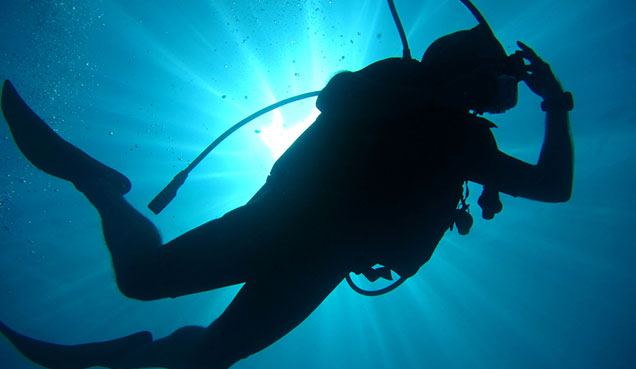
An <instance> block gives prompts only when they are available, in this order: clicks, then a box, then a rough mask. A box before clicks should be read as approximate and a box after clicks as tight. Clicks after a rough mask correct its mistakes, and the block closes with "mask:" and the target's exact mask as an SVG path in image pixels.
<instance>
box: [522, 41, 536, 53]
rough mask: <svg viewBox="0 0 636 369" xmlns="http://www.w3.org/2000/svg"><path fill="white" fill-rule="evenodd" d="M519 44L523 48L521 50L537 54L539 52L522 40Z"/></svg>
mask: <svg viewBox="0 0 636 369" xmlns="http://www.w3.org/2000/svg"><path fill="white" fill-rule="evenodd" d="M517 45H518V46H519V47H520V48H521V50H523V51H526V52H529V53H532V54H534V55H537V53H535V52H534V50H532V48H531V47H530V46H528V45H526V44H524V43H523V42H521V41H517Z"/></svg>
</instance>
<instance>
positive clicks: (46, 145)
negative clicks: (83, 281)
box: [1, 81, 245, 300]
mask: <svg viewBox="0 0 636 369" xmlns="http://www.w3.org/2000/svg"><path fill="white" fill-rule="evenodd" d="M1 102H2V112H3V114H4V116H5V120H6V121H7V123H8V125H9V128H10V130H11V133H12V135H13V138H14V140H15V142H16V144H17V145H18V147H19V148H20V150H21V151H22V153H23V154H24V155H25V157H26V158H27V159H28V160H29V161H30V162H31V163H32V164H34V165H35V166H36V167H38V168H39V169H41V170H43V171H45V172H46V173H49V174H51V175H54V176H57V177H59V178H62V179H66V180H68V181H70V182H72V183H73V184H74V185H75V187H76V188H77V189H78V190H79V191H81V192H82V193H84V195H86V197H87V198H88V200H89V201H90V202H91V203H92V204H93V205H94V206H95V208H96V209H97V210H98V212H99V213H100V216H101V218H102V225H103V230H104V237H105V239H106V244H107V246H108V248H109V250H110V252H111V255H112V261H113V266H114V268H115V272H116V276H117V281H118V285H119V287H120V290H122V292H123V293H124V294H126V295H127V296H129V297H132V298H137V299H142V300H150V299H158V298H163V297H168V296H178V295H183V294H187V293H191V292H198V291H201V290H203V289H202V288H203V287H199V286H194V287H191V286H190V287H189V286H188V283H196V282H198V280H199V277H206V278H207V279H206V280H207V281H208V283H207V284H205V285H204V287H207V286H213V287H214V286H216V287H220V286H223V285H227V284H228V283H230V282H228V283H224V282H223V281H221V282H220V283H217V282H215V281H213V279H214V277H215V275H216V276H221V277H222V278H223V280H227V281H232V283H239V282H241V281H244V280H245V277H243V276H239V275H238V273H240V271H239V269H240V268H238V267H237V266H235V265H234V264H232V263H231V262H230V260H229V258H226V259H225V260H223V257H226V256H233V260H235V262H237V263H238V262H240V261H241V260H240V258H238V257H236V256H237V255H241V254H242V253H243V251H244V250H242V249H240V248H238V247H231V248H230V247H212V246H211V242H212V241H213V238H214V237H213V236H214V235H212V234H210V233H211V232H212V233H213V232H217V231H219V232H220V231H221V230H222V227H219V226H215V225H206V226H204V227H200V229H198V230H195V231H193V232H191V233H190V234H189V235H187V236H185V237H182V238H180V239H177V240H175V241H173V242H171V243H170V244H169V245H168V246H169V247H167V248H164V247H161V238H160V236H159V233H158V231H157V229H156V228H155V227H154V225H153V224H152V223H151V222H150V221H149V220H148V219H147V218H145V217H144V216H143V215H141V214H140V213H139V212H138V211H137V210H135V209H134V208H133V207H132V206H130V205H129V204H128V203H127V202H126V200H125V199H124V198H123V196H122V195H123V194H125V193H126V192H128V190H129V189H130V182H129V181H128V179H127V178H126V177H125V176H123V175H122V174H120V173H118V172H117V171H115V170H113V169H111V168H109V167H107V166H106V165H104V164H102V163H100V162H98V161H97V160H95V159H93V158H92V157H90V156H89V155H87V154H86V153H84V152H82V151H81V150H80V149H79V148H77V147H75V146H73V145H71V144H70V143H68V142H66V141H65V140H63V139H62V138H61V137H60V136H58V135H57V134H56V133H55V132H53V130H52V129H51V128H50V127H48V126H47V124H46V123H45V122H44V121H43V120H42V119H40V118H39V117H38V116H37V115H36V114H35V113H34V112H33V111H32V110H31V109H30V108H29V107H28V106H27V105H26V103H25V102H24V101H23V100H22V98H21V97H20V96H19V95H18V93H17V91H16V90H15V88H14V87H13V85H12V84H11V83H10V82H9V81H5V83H4V85H3V88H2V101H1ZM234 218H236V217H234ZM241 232H242V233H245V232H244V230H241ZM216 240H218V241H219V242H221V241H227V242H230V241H231V237H230V235H229V234H228V232H227V231H226V232H224V233H223V236H222V237H219V236H217V237H216ZM227 242H226V243H225V244H227ZM212 245H214V244H212ZM215 246H216V245H215ZM202 250H206V255H207V257H208V260H202V253H201V252H202ZM215 250H226V251H223V252H224V253H223V254H220V255H215ZM227 250H231V251H230V253H231V254H228V251H227ZM170 259H173V260H174V261H171V260H170ZM190 261H198V262H204V265H201V264H199V267H198V268H197V269H194V268H193V269H191V268H189V266H188V262H190ZM205 269H215V270H216V273H215V274H214V275H206V276H201V275H200V271H202V270H205ZM165 271H168V274H171V275H173V276H175V277H174V278H169V277H170V275H166V273H164V272H165ZM193 271H196V272H197V273H199V274H196V273H193ZM165 279H168V280H171V281H172V283H171V286H172V287H173V290H166V289H165V288H164V286H163V282H162V281H163V280H165ZM212 282H214V283H212Z"/></svg>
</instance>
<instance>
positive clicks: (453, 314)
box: [0, 0, 636, 369]
mask: <svg viewBox="0 0 636 369" xmlns="http://www.w3.org/2000/svg"><path fill="white" fill-rule="evenodd" d="M396 3H397V4H396V5H397V7H398V10H399V11H400V14H401V16H402V22H403V24H404V25H405V28H406V32H407V34H408V36H409V41H410V44H411V49H412V51H413V55H414V56H416V57H419V56H421V55H422V54H423V52H424V50H425V49H426V47H427V45H428V44H430V42H432V41H433V40H434V39H436V38H437V37H439V36H442V35H444V34H447V33H450V32H453V31H456V30H459V29H467V28H470V27H472V26H474V25H475V21H474V19H473V18H472V17H471V15H470V13H468V11H466V10H465V9H464V8H463V7H462V6H461V4H459V2H458V1H450V0H444V1H405V0H397V1H396ZM475 3H476V5H477V6H478V7H479V8H480V10H481V11H482V13H483V14H484V15H485V16H486V18H487V19H488V21H489V23H490V25H491V26H492V28H493V29H494V31H495V33H496V34H497V36H498V38H499V39H500V41H501V42H502V44H503V45H504V46H505V47H506V50H507V51H508V52H509V53H512V52H513V51H514V45H515V41H516V40H522V41H524V42H525V43H527V44H528V45H530V46H532V47H534V48H535V50H536V51H537V52H538V53H539V54H540V55H541V56H542V57H543V58H544V59H545V60H546V61H548V62H549V63H550V64H551V66H552V68H553V70H554V72H555V73H556V75H557V76H558V77H559V79H560V80H561V82H562V84H563V86H564V87H565V88H566V89H567V90H570V91H572V92H573V94H574V96H575V99H576V109H575V110H574V111H573V112H572V113H571V122H572V133H573V138H574V143H575V148H576V169H575V183H574V191H573V196H572V199H571V200H570V201H569V202H567V203H565V204H544V203H538V202H533V201H529V200H524V199H519V198H516V199H515V198H512V197H509V196H503V197H502V201H503V203H504V211H503V212H502V213H501V214H499V215H498V216H497V217H496V218H495V220H492V221H484V220H481V219H477V217H476V221H475V226H474V227H473V230H472V232H471V233H470V234H469V235H468V236H465V237H463V236H459V235H458V234H457V233H454V232H452V233H448V234H447V235H446V236H445V238H444V239H443V240H442V242H441V243H440V245H439V247H438V249H437V251H436V252H435V254H434V255H433V258H432V260H431V261H430V262H429V263H428V264H426V265H425V266H424V267H422V269H420V272H419V273H418V274H417V275H416V276H415V277H413V278H412V279H411V280H409V281H408V282H407V283H405V284H404V285H403V286H402V287H400V288H399V289H398V290H396V291H395V292H392V293H390V294H388V295H386V296H382V297H377V298H366V297H362V296H358V295H356V294H354V292H353V291H351V290H350V289H349V288H348V287H347V286H346V284H344V283H343V284H342V285H340V286H339V287H338V288H337V289H336V290H335V291H334V292H333V293H332V295H331V296H330V297H329V298H328V299H327V300H326V301H325V302H324V303H323V304H322V305H321V306H320V307H319V308H318V309H317V310H316V311H315V312H314V314H313V315H311V316H310V317H309V318H308V319H307V320H306V321H305V322H304V323H303V324H301V325H300V326H299V327H298V328H297V329H296V330H294V331H293V332H292V333H290V334H289V335H287V336H286V337H284V338H283V339H281V340H280V341H279V342H277V343H275V344H274V345H272V346H271V347H270V348H268V349H266V350H264V351H262V352H260V353H258V354H256V355H254V356H252V357H250V358H249V359H247V360H245V361H243V362H240V363H239V364H237V365H236V366H235V367H236V368H237V369H240V368H316V369H317V368H330V369H340V368H343V369H344V368H365V369H372V368H377V369H379V368H383V369H384V368H400V369H407V368H473V369H479V368H484V369H486V368H488V369H491V368H557V367H558V368H590V369H591V368H634V367H636V353H635V352H634V351H633V348H634V347H635V346H636V333H635V332H636V318H634V311H635V308H636V273H635V272H634V270H636V268H634V264H635V260H636V237H635V236H634V224H636V222H635V220H636V217H635V216H634V215H633V214H634V209H635V207H636V195H635V194H634V189H635V188H636V105H635V104H634V102H635V101H636V92H635V89H634V86H635V85H636V64H635V57H636V55H635V54H636V41H635V39H634V35H636V16H635V14H636V5H635V3H633V2H629V1H624V0H610V1H607V0H605V1H601V0H588V1H572V0H561V1H547V0H539V1H527V2H517V1H510V2H509V1H494V0H475ZM185 4H187V5H185ZM0 35H1V36H0V79H7V78H8V79H11V80H12V81H13V83H14V84H15V85H16V87H17V88H18V90H19V91H20V92H21V93H22V94H23V96H24V97H25V99H26V100H27V102H28V103H29V104H30V105H31V106H32V107H33V108H34V110H35V111H36V112H38V114H39V115H41V116H42V117H43V118H44V119H45V120H46V121H47V122H48V123H49V124H50V125H51V126H52V127H54V128H55V129H56V130H57V131H58V133H59V134H60V135H62V136H63V137H65V138H66V139H68V140H69V141H71V142H73V143H75V144H76V145H77V146H79V147H81V148H82V149H84V150H86V151H87V152H89V153H90V154H91V155H93V156H94V157H96V158H98V159H100V160H101V161H103V162H105V163H106V164H108V165H110V166H112V167H114V168H116V169H118V170H120V171H121V172H123V173H125V174H126V175H127V176H128V177H129V178H130V179H131V180H132V183H133V189H132V191H131V192H130V193H129V194H128V195H127V197H126V198H127V199H128V200H129V201H130V202H131V203H132V204H133V205H135V206H136V207H137V208H138V209H140V210H141V211H142V212H143V213H144V214H145V215H147V216H148V217H150V218H151V219H152V220H153V221H154V222H155V223H156V224H157V226H158V227H159V228H160V230H161V232H162V235H163V237H164V239H165V240H170V239H172V238H174V237H176V236H178V235H179V234H181V233H183V232H185V231H187V230H189V229H191V228H193V227H195V226H197V225H199V224H201V223H203V222H205V221H207V220H209V219H211V218H215V217H218V216H220V215H222V214H224V213H225V212H226V211H228V210H230V209H232V208H234V207H236V206H239V205H241V204H243V203H244V202H245V201H246V200H247V199H249V198H250V196H251V195H252V194H253V193H254V191H255V190H256V189H258V188H259V187H260V185H261V184H262V182H263V181H264V179H265V177H266V175H267V173H268V171H269V169H270V167H271V165H272V164H273V162H274V161H275V159H276V157H277V155H280V153H281V152H282V151H283V150H284V149H285V147H286V146H285V145H288V144H289V143H290V142H291V141H292V140H293V138H294V137H295V135H297V134H299V132H301V131H302V129H304V128H305V127H306V124H308V123H309V122H311V120H312V118H313V117H315V113H316V112H315V110H314V108H313V103H314V101H307V102H304V103H298V104H296V105H294V106H291V107H286V108H284V109H281V110H279V111H277V112H275V113H270V114H268V115H266V116H264V117H262V118H260V119H259V120H257V121H255V122H253V123H251V125H250V126H248V127H245V128H243V129H242V130H241V131H239V133H237V134H236V135H234V136H232V138H231V139H229V140H228V141H227V142H225V143H223V144H222V145H221V146H220V147H219V148H218V149H217V150H215V151H214V152H213V153H212V154H211V155H210V157H208V158H207V159H206V160H205V161H204V162H203V163H202V164H201V165H200V166H199V167H198V168H197V169H196V170H195V171H194V172H193V173H192V174H191V176H190V178H189V180H188V182H187V183H186V184H185V186H184V187H182V189H181V190H180V192H179V195H178V196H177V198H176V199H175V200H174V201H173V203H171V204H170V205H169V206H168V208H167V209H166V210H165V211H164V212H163V213H161V214H160V215H159V216H155V215H153V214H152V213H150V211H149V210H147V208H146V204H147V203H148V201H150V200H151V199H152V198H153V197H154V195H155V194H156V193H157V192H158V191H159V190H161V189H162V188H163V186H165V185H166V184H167V182H168V181H169V180H170V179H171V178H172V176H174V175H175V174H176V173H177V172H178V171H179V170H181V169H183V168H184V167H185V166H186V165H187V164H188V162H189V161H191V160H193V159H194V157H196V155H197V154H198V153H199V152H200V151H201V150H202V149H203V148H205V146H207V144H208V143H209V142H211V141H212V140H213V139H214V138H215V137H216V136H217V135H219V134H220V133H222V132H223V131H224V130H225V129H226V128H228V127H230V126H231V125H232V124H234V123H235V122H237V121H238V120H240V119H242V118H243V117H244V116H246V115H248V114H251V113H252V112H254V111H256V110H258V109H261V108H262V107H264V106H267V105H269V104H271V103H272V102H274V101H277V100H280V99H283V98H286V97H289V96H293V95H295V94H298V93H303V92H307V91H312V90H319V89H321V88H322V87H323V86H324V85H325V83H326V82H327V81H328V80H329V78H330V77H331V76H333V75H334V74H335V73H336V72H338V71H341V70H358V69H361V68H363V67H364V66H366V65H368V64H370V63H372V62H374V61H376V60H379V59H383V58H387V57H392V56H399V55H401V44H400V41H399V38H398V35H397V31H396V30H395V27H394V25H393V23H392V19H391V17H390V13H389V11H388V7H387V5H386V2H385V1H381V0H376V1H366V0H365V1H363V0H359V1H344V0H332V1H328V0H320V1H264V0H263V1H227V0H219V1H210V0H208V1H201V0H192V1H187V2H177V1H167V0H155V1H145V2H142V1H124V0H118V1H105V0H96V1H90V2H86V1H79V0H67V1H63V2H62V1H27V0H11V1H9V0H2V3H1V7H0ZM539 103H540V99H539V98H538V97H536V96H534V95H533V94H532V93H531V92H529V91H528V89H527V88H525V86H522V88H521V90H520V103H519V105H518V107H517V108H516V109H514V110H513V111H511V112H509V113H507V114H504V115H500V116H488V118H489V119H491V120H493V121H494V122H495V123H497V125H498V126H499V128H498V129H496V130H495V135H496V138H497V140H498V143H499V147H500V148H501V149H502V150H503V151H505V152H507V153H509V154H511V155H514V156H516V157H519V158H521V159H523V160H526V161H529V162H535V161H536V159H537V156H538V153H539V149H540V145H541V140H542V135H543V118H544V116H543V113H542V112H541V111H540V109H539ZM303 122H305V124H303ZM0 141H1V142H2V143H1V145H0V168H1V171H0V320H1V321H3V322H5V323H7V324H8V325H10V326H12V327H13V328H14V329H16V330H18V331H20V332H22V333H24V334H27V335H30V336H33V337H37V338H40V339H44V340H49V341H54V342H57V343H64V344H71V343H83V342H88V341H97V340H105V339H110V338H115V337H119V336H123V335H127V334H129V333H132V332H137V331H141V330H150V331H151V332H152V333H153V334H154V335H155V336H157V337H159V336H164V335H167V334H169V333H171V332H172V331H174V330H175V329H177V328H178V327H181V326H184V325H188V324H200V325H207V324H209V322H211V321H212V320H214V319H215V318H216V317H217V316H218V315H219V314H220V313H221V312H222V311H223V309H224V308H225V307H226V306H227V304H228V303H229V301H230V300H231V298H232V297H233V295H234V293H235V292H236V291H237V289H238V287H231V288H225V289H221V290H216V291H212V292H207V293H202V294H198V295H194V296H188V297H183V298H179V299H175V300H161V301H157V302H138V301H133V300H130V299H127V298H125V297H123V296H122V295H121V294H120V293H119V291H118V290H117V288H116V285H115V282H114V274H113V271H112V268H111V265H110V260H109V255H108V252H107V250H106V247H105V245H104V243H103V241H102V239H101V229H100V223H99V219H98V217H97V214H96V212H95V211H94V209H93V208H92V207H91V206H90V205H89V204H88V202H87V201H85V199H84V198H83V197H82V195H81V194H79V193H77V192H76V191H75V190H74V188H73V186H72V185H70V184H68V183H67V182H64V181H61V180H58V179H57V178H53V177H50V176H47V175H45V174H43V173H42V172H39V171H38V170H37V169H34V168H33V167H32V166H30V164H29V163H28V162H26V160H25V159H24V158H23V157H22V156H21V154H20V153H19V151H18V150H17V149H16V147H15V146H14V145H13V142H12V140H11V138H10V137H9V133H8V130H7V127H6V125H5V124H4V123H3V124H0ZM471 188H472V189H473V195H472V197H471V200H472V201H473V203H475V202H476V198H477V194H478V193H479V188H478V187H476V186H475V187H471ZM272 288H275V286H272ZM0 367H2V368H12V369H30V368H36V367H37V366H36V365H35V364H32V363H30V362H29V361H27V360H26V359H24V358H23V357H22V356H21V355H20V354H19V353H18V352H17V351H15V350H14V348H13V347H12V346H11V345H10V344H9V343H8V342H7V341H6V340H4V339H0Z"/></svg>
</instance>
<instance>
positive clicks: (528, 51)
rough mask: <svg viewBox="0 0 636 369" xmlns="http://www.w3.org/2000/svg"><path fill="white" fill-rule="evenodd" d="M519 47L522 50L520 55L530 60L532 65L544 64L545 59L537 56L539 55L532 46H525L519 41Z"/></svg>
mask: <svg viewBox="0 0 636 369" xmlns="http://www.w3.org/2000/svg"><path fill="white" fill-rule="evenodd" d="M517 45H519V47H520V48H521V51H519V54H520V55H521V56H522V57H523V58H525V59H528V60H529V61H530V62H531V63H538V62H543V59H541V57H540V56H539V55H537V53H536V52H535V51H534V50H533V49H532V48H531V47H530V46H528V45H526V44H524V43H523V42H521V41H517Z"/></svg>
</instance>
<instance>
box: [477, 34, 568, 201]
mask: <svg viewBox="0 0 636 369" xmlns="http://www.w3.org/2000/svg"><path fill="white" fill-rule="evenodd" d="M519 46H520V47H521V49H522V51H520V52H519V53H520V54H521V55H522V56H523V57H524V58H526V59H528V60H529V61H530V65H528V66H527V69H528V72H531V73H527V72H526V73H525V76H524V80H525V82H526V84H527V85H528V87H530V89H531V90H532V91H533V92H535V93H536V94H537V95H539V96H541V97H543V98H544V100H545V102H546V104H545V105H546V110H547V112H546V122H545V125H546V129H545V137H544V140H543V146H542V148H541V153H540V155H539V160H538V163H537V164H536V165H530V164H528V163H525V162H522V161H520V160H518V159H515V158H513V157H511V156H508V155H506V154H504V153H502V152H500V151H498V150H494V151H495V152H496V153H495V154H494V156H490V157H489V158H488V159H487V160H485V161H484V165H481V166H478V168H475V169H476V170H475V174H474V176H473V177H474V178H471V180H475V181H476V182H479V183H483V184H486V185H489V186H492V187H493V188H496V189H497V190H499V191H501V192H505V193H508V194H511V195H514V196H522V197H525V198H529V199H533V200H539V201H545V202H563V201H567V200H568V199H569V198H570V195H571V192H572V177H573V149H572V139H571V136H570V127H569V118H568V110H569V108H570V107H568V106H567V104H564V103H563V100H562V99H563V97H564V93H563V89H562V88H561V85H560V84H559V82H558V81H557V80H556V78H555V76H554V74H553V73H552V71H551V70H550V66H549V65H548V64H547V63H545V62H544V61H543V60H541V59H540V58H539V57H538V56H537V55H536V53H535V52H534V51H533V50H532V49H530V48H529V47H527V46H526V45H524V44H522V43H519ZM493 143H494V142H493ZM495 147H496V146H495Z"/></svg>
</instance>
